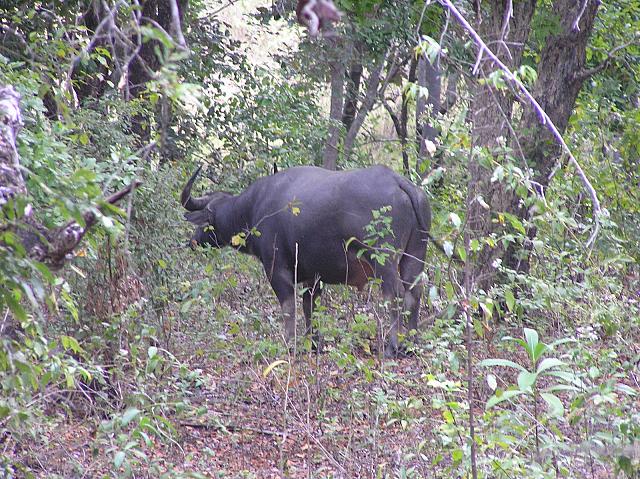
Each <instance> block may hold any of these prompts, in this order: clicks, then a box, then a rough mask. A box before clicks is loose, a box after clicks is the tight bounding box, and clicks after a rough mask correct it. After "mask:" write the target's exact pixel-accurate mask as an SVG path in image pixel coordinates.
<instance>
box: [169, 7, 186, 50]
mask: <svg viewBox="0 0 640 479" xmlns="http://www.w3.org/2000/svg"><path fill="white" fill-rule="evenodd" d="M169 3H170V4H171V21H172V25H171V27H172V30H173V34H174V35H175V36H176V39H177V41H178V45H180V47H181V50H186V49H187V42H185V41H184V36H183V35H182V26H181V23H180V11H179V10H178V2H177V0H170V1H169Z"/></svg>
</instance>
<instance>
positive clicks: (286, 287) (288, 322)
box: [271, 271, 297, 347]
mask: <svg viewBox="0 0 640 479" xmlns="http://www.w3.org/2000/svg"><path fill="white" fill-rule="evenodd" d="M271 287H272V288H273V291H274V292H275V293H276V296H277V298H278V301H280V307H281V308H282V317H283V318H284V337H285V340H286V342H287V345H288V346H289V347H291V346H293V344H295V340H296V336H297V331H296V290H295V285H294V283H293V275H290V274H289V273H288V272H286V271H280V272H278V273H276V274H274V275H273V276H272V277H271Z"/></svg>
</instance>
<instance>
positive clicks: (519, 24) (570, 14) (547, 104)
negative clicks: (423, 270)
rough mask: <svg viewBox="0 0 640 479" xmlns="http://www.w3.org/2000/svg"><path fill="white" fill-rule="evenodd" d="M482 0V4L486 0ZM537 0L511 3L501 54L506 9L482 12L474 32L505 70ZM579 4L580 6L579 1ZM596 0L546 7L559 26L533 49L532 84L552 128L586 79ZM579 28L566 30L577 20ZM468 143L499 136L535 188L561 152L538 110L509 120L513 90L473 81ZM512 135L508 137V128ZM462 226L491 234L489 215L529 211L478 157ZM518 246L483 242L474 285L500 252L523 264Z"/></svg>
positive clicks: (561, 0)
mask: <svg viewBox="0 0 640 479" xmlns="http://www.w3.org/2000/svg"><path fill="white" fill-rule="evenodd" d="M485 4H486V3H483V5H485ZM535 4H536V2H535V1H533V0H526V1H524V2H517V3H514V4H513V19H512V20H511V21H510V22H509V29H508V31H509V32H510V38H509V45H510V53H511V55H505V53H506V44H505V43H504V42H503V41H502V40H501V33H502V32H504V31H505V30H504V26H503V25H502V24H501V23H502V19H503V18H504V15H505V13H506V12H505V10H504V6H505V4H503V3H502V2H501V1H498V0H496V1H493V2H491V4H490V12H489V14H488V15H485V16H484V17H483V21H482V24H481V28H480V31H479V33H480V34H481V36H482V37H483V38H484V39H485V41H486V42H487V43H488V44H489V45H496V46H497V48H495V49H494V52H495V53H497V54H498V56H499V57H500V59H501V60H502V61H503V62H504V63H505V64H507V65H508V66H509V67H510V68H511V69H512V70H513V69H515V68H517V67H518V66H520V64H521V57H522V45H524V44H525V42H526V41H527V38H528V33H529V29H530V23H531V18H532V15H533V12H534V9H535V6H536V5H535ZM583 5H584V7H585V8H584V10H582V7H583ZM598 5H599V2H598V1H597V0H586V3H583V2H573V1H572V0H555V2H554V4H553V13H554V14H555V15H556V16H557V18H559V19H560V24H561V32H560V33H559V34H555V35H549V36H548V37H547V38H546V40H545V44H544V46H543V48H542V51H541V54H540V61H539V63H538V65H537V72H538V78H537V81H536V83H535V85H534V87H533V95H534V97H535V98H536V99H537V101H538V103H539V104H540V105H541V106H542V108H543V109H544V110H545V111H546V113H547V114H548V115H549V117H550V119H551V120H552V121H553V122H554V124H555V125H556V127H557V128H558V131H559V132H561V133H562V132H564V131H565V129H566V126H567V124H568V122H569V118H570V117H571V113H572V111H573V108H574V106H575V102H576V99H577V97H578V94H579V92H580V89H581V88H582V85H583V82H584V80H585V76H584V75H583V72H584V65H585V61H586V46H587V43H588V40H589V37H590V35H591V32H592V30H593V24H594V20H595V17H596V14H597V10H598ZM578 18H579V19H580V21H579V27H580V28H579V30H574V29H573V24H574V22H575V21H576V19H578ZM493 69H494V68H493V65H492V64H491V62H488V61H482V62H480V65H479V70H480V72H481V73H482V74H483V75H485V76H486V75H488V74H489V73H490V72H491V71H493ZM472 98H474V103H473V105H472V112H473V125H474V126H473V132H472V135H473V143H474V144H475V145H478V146H485V147H488V148H489V149H490V150H491V149H493V148H494V147H496V146H498V141H497V139H498V138H500V137H502V138H504V139H505V143H506V144H507V145H509V146H511V147H512V149H513V151H516V152H518V153H519V152H520V148H521V152H522V157H523V160H524V161H526V162H527V166H528V167H531V168H533V169H534V171H535V179H536V181H538V182H539V184H540V185H541V186H542V187H545V186H547V185H548V184H549V173H550V171H551V169H552V167H553V165H554V164H555V162H556V161H557V158H558V155H559V154H560V147H559V146H558V145H557V143H556V140H555V139H554V138H553V136H552V135H551V133H550V132H549V131H548V130H547V128H546V127H545V126H544V125H541V124H540V122H539V119H538V118H537V114H536V113H535V112H534V111H533V109H532V108H531V107H530V106H529V105H525V107H524V112H523V115H522V119H521V121H520V122H519V124H516V125H513V126H511V125H510V124H509V122H511V121H513V118H512V114H511V112H512V106H513V101H514V97H513V96H512V95H506V94H503V93H501V92H500V91H496V90H494V89H492V88H491V87H490V86H488V85H479V84H478V85H475V86H474V88H473V91H472ZM516 132H517V134H518V135H519V137H517V138H516V137H514V133H516ZM469 171H470V176H471V177H470V180H469V190H468V194H469V205H470V206H469V209H468V213H467V214H468V227H469V230H470V232H471V234H472V235H473V237H475V238H484V237H487V236H489V235H491V234H493V233H495V234H498V236H499V233H500V231H499V228H500V227H496V226H495V224H496V223H494V222H492V219H493V217H494V215H496V214H497V213H501V212H508V213H511V214H514V215H516V216H518V217H519V218H521V219H525V220H526V219H528V218H529V216H530V214H529V211H527V210H526V208H525V206H524V205H523V202H522V201H521V199H520V198H519V197H518V196H517V195H516V194H515V193H514V192H513V191H512V190H509V189H508V188H507V187H506V186H505V185H504V184H502V183H501V182H491V176H492V171H490V170H489V169H485V168H483V167H482V166H481V165H480V164H479V163H478V162H477V161H475V160H472V161H471V162H470V167H469ZM478 196H482V198H483V199H484V201H485V202H486V203H488V204H489V205H490V209H489V210H486V209H485V208H483V207H482V205H481V202H479V201H477V198H478ZM535 234H536V231H535V229H534V228H531V229H530V230H529V231H528V236H529V238H533V237H534V236H535ZM518 250H520V248H519V247H517V246H516V245H510V246H509V247H508V248H507V249H506V250H505V248H503V247H502V245H501V244H498V245H497V246H496V247H494V248H488V247H485V248H483V250H482V251H481V252H480V253H479V254H478V256H477V257H476V259H475V268H474V271H473V276H474V281H475V283H476V285H477V286H479V287H480V288H483V289H486V288H488V287H489V286H490V285H491V283H492V282H493V281H494V279H495V267H494V264H495V260H496V259H498V258H500V257H502V258H503V264H505V265H506V266H507V267H510V268H513V269H517V270H519V271H526V270H528V256H527V251H526V249H525V251H524V252H522V251H520V252H519V251H518Z"/></svg>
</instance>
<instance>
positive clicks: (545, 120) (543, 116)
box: [438, 0, 602, 249]
mask: <svg viewBox="0 0 640 479" xmlns="http://www.w3.org/2000/svg"><path fill="white" fill-rule="evenodd" d="M438 1H439V2H440V4H441V5H442V6H444V7H446V8H448V9H449V10H450V11H451V13H452V14H453V15H454V16H455V17H456V19H457V20H458V22H459V23H460V24H461V25H462V27H463V28H464V29H465V30H466V31H467V32H468V33H469V35H470V36H471V37H472V38H473V39H474V41H475V42H476V44H477V45H478V48H479V49H480V51H481V52H485V54H486V55H487V56H488V57H489V58H491V60H492V61H493V62H494V63H495V64H496V65H497V66H498V67H499V68H500V70H502V71H503V72H504V73H505V76H506V78H507V79H508V80H509V81H510V82H511V83H512V84H514V85H515V86H516V87H517V89H518V90H520V91H521V92H522V94H523V95H524V96H525V97H526V98H527V100H529V103H530V104H531V105H532V106H533V108H534V110H535V111H536V113H537V114H538V118H539V120H540V123H542V124H543V125H545V126H546V127H547V129H548V130H549V131H550V132H551V133H552V135H553V136H554V137H555V138H556V140H557V142H558V144H560V146H561V147H562V150H563V151H564V152H565V153H566V154H567V156H568V158H569V161H570V163H571V164H572V165H573V167H574V168H575V169H576V171H577V172H578V176H579V177H580V180H581V181H582V184H583V185H584V188H585V190H587V192H588V193H589V197H590V198H591V203H592V205H593V223H594V228H593V231H592V233H591V235H590V236H589V239H588V240H587V242H586V243H585V247H586V248H587V249H590V248H591V247H592V246H593V243H594V242H595V240H596V237H597V236H598V233H599V231H600V215H601V213H602V210H601V208H600V200H599V199H598V195H597V194H596V190H595V189H594V188H593V186H592V185H591V182H590V181H589V179H588V178H587V175H586V174H585V172H584V170H583V169H582V167H581V166H580V163H578V161H577V160H576V159H575V157H574V156H573V153H571V150H570V149H569V147H568V146H567V144H566V143H565V141H564V139H563V138H562V135H561V134H560V132H559V131H558V128H557V127H556V126H555V124H554V123H553V121H552V120H551V118H550V117H549V115H547V113H546V112H545V111H544V110H543V109H542V107H541V106H540V104H539V103H538V102H537V101H536V99H535V98H534V97H533V95H532V94H531V93H529V90H527V87H525V86H524V84H523V83H522V82H521V81H520V80H519V79H518V78H517V77H516V76H515V75H514V74H513V73H512V72H511V70H510V69H509V67H507V66H506V65H505V64H504V63H502V61H500V59H499V58H498V57H497V56H496V55H495V54H494V53H493V52H492V51H491V50H490V49H489V48H488V47H487V45H486V44H485V42H484V41H483V40H482V38H480V35H478V33H477V32H476V31H475V29H474V28H473V27H472V26H471V25H470V24H469V22H467V20H466V19H465V18H464V16H463V15H462V14H461V13H460V12H459V11H458V9H457V8H456V7H455V5H453V3H452V2H451V0H438Z"/></svg>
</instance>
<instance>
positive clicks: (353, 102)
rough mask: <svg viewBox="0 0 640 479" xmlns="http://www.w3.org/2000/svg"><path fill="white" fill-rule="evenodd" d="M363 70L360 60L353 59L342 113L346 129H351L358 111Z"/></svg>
mask: <svg viewBox="0 0 640 479" xmlns="http://www.w3.org/2000/svg"><path fill="white" fill-rule="evenodd" d="M362 71H363V68H362V63H361V62H360V60H353V61H352V62H351V67H350V68H349V73H348V74H347V78H346V80H347V88H346V95H345V96H346V98H345V102H344V112H343V113H342V124H343V125H344V129H345V131H349V128H351V125H352V124H353V119H354V118H355V117H356V111H358V97H359V96H360V81H361V80H362Z"/></svg>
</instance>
